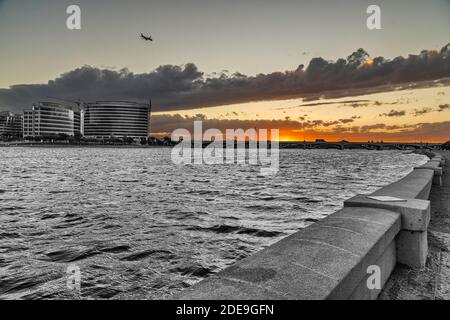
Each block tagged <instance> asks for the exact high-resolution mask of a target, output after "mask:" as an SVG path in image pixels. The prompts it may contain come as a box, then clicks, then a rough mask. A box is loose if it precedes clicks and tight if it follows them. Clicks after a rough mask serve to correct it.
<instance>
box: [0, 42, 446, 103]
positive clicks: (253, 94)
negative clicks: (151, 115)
mask: <svg viewBox="0 0 450 320" xmlns="http://www.w3.org/2000/svg"><path fill="white" fill-rule="evenodd" d="M367 58H368V54H367V53H366V52H365V51H364V50H363V49H359V50H357V51H356V52H354V53H353V54H351V55H350V56H349V57H347V58H346V59H338V60H337V61H327V60H325V59H323V58H313V59H312V60H311V62H310V63H309V65H308V67H307V68H305V67H304V66H303V65H300V66H299V67H298V68H297V69H296V70H294V71H288V72H274V73H270V74H259V75H256V76H246V75H243V74H241V73H234V74H232V75H230V74H228V73H225V72H221V73H219V74H217V75H216V76H214V77H210V76H205V75H204V74H203V73H202V72H201V71H200V70H198V68H197V66H196V65H194V64H192V63H189V64H186V65H184V66H173V65H165V66H160V67H159V68H157V69H156V70H154V71H152V72H149V73H142V74H135V73H132V72H130V71H128V70H127V69H122V70H118V71H116V70H107V69H98V68H94V67H90V66H83V67H80V68H78V69H75V70H72V71H70V72H67V73H65V74H62V75H61V76H60V77H58V78H56V79H54V80H51V81H49V82H48V83H47V84H34V85H15V86H12V87H10V88H9V89H0V108H2V109H12V111H18V110H20V109H23V108H24V107H28V106H29V105H30V104H31V103H32V102H35V101H36V100H41V99H45V98H46V96H57V97H61V98H69V99H77V98H81V99H83V100H86V101H90V100H110V99H119V100H139V101H146V100H147V99H148V98H150V97H151V98H152V99H153V102H154V109H155V110H156V111H169V110H185V109H194V108H202V107H209V106H217V105H227V104H233V103H243V102H250V101H261V100H271V99H285V98H295V97H305V98H306V99H312V98H314V97H316V98H317V97H320V98H325V99H329V98H339V97H346V96H352V95H358V94H366V93H374V92H381V91H386V90H398V89H410V88H414V87H417V86H423V85H424V84H420V82H422V81H428V83H427V84H426V85H436V83H435V82H434V80H436V79H443V78H446V77H450V44H448V45H446V46H445V47H443V48H442V49H441V50H440V51H434V50H431V51H426V50H424V51H422V52H421V53H420V54H418V55H409V56H408V57H407V58H404V57H397V58H394V59H392V60H388V59H385V58H383V57H376V58H373V59H371V62H372V63H370V64H369V63H366V61H367Z"/></svg>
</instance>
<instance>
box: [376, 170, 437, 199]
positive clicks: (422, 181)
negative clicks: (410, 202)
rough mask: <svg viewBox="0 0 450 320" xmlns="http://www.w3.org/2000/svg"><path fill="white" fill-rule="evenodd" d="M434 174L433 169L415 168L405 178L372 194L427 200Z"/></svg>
mask: <svg viewBox="0 0 450 320" xmlns="http://www.w3.org/2000/svg"><path fill="white" fill-rule="evenodd" d="M433 176H434V172H433V170H429V169H428V170H413V171H412V172H411V173H410V174H408V175H407V176H406V177H404V178H403V179H400V180H399V181H396V182H394V183H391V184H390V185H387V186H385V187H383V188H381V189H379V190H377V191H375V192H374V193H372V195H376V196H392V197H398V198H403V199H408V198H411V199H423V200H427V199H428V198H429V194H430V190H431V184H432V180H433Z"/></svg>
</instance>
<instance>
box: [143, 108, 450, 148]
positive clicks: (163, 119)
mask: <svg viewBox="0 0 450 320" xmlns="http://www.w3.org/2000/svg"><path fill="white" fill-rule="evenodd" d="M355 119H358V117H357V116H354V117H352V118H348V119H339V120H336V121H329V122H327V121H322V120H307V121H296V120H291V119H290V118H289V117H288V118H286V119H284V120H240V119H227V120H223V119H209V118H208V117H207V116H206V115H204V114H197V115H195V116H192V117H189V116H182V115H180V114H175V115H169V114H162V115H154V116H153V117H152V120H151V132H152V134H153V135H157V136H158V135H159V136H163V135H168V136H170V133H171V132H173V131H174V130H176V129H178V128H185V129H187V130H189V131H191V132H193V130H194V129H193V124H194V121H195V120H202V124H203V130H207V129H210V128H216V129H219V130H221V131H223V132H225V130H226V129H231V128H241V129H244V130H247V129H255V128H256V129H259V128H262V129H280V133H281V138H282V139H283V138H285V137H287V136H289V137H291V138H292V137H296V138H297V139H298V140H299V141H300V140H303V137H304V136H305V135H306V136H310V137H314V139H315V138H326V139H330V141H333V140H340V139H348V140H351V141H367V140H374V139H375V140H376V139H383V140H385V141H414V140H415V139H426V140H428V141H441V142H442V141H447V140H448V139H450V134H449V133H450V121H444V122H436V123H428V122H419V123H414V124H404V125H387V124H384V123H377V124H372V125H361V126H355V125H353V124H352V122H354V120H355Z"/></svg>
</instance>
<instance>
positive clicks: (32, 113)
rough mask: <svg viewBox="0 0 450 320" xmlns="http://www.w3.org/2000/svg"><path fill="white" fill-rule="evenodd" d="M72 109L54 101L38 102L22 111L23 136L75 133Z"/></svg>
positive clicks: (71, 134) (70, 134)
mask: <svg viewBox="0 0 450 320" xmlns="http://www.w3.org/2000/svg"><path fill="white" fill-rule="evenodd" d="M74 121H75V117H74V111H73V110H72V109H71V108H70V107H67V106H64V105H62V104H59V103H54V102H39V103H38V104H37V105H33V108H32V109H31V110H26V111H24V115H23V136H24V137H36V136H55V135H61V134H63V135H68V136H73V135H74V133H75V125H74Z"/></svg>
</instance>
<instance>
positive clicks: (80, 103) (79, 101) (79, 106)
mask: <svg viewBox="0 0 450 320" xmlns="http://www.w3.org/2000/svg"><path fill="white" fill-rule="evenodd" d="M46 98H48V99H52V100H59V101H64V102H69V103H75V104H76V105H77V107H78V108H81V105H83V104H84V102H82V101H81V99H77V100H68V99H61V98H55V97H49V96H47V97H46Z"/></svg>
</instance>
